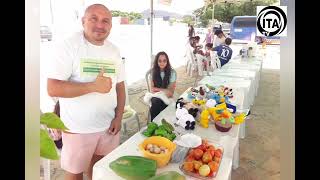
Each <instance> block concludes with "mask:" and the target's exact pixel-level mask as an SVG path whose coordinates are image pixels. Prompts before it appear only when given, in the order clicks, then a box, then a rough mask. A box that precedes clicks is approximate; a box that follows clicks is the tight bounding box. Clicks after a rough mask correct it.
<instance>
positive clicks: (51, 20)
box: [50, 0, 53, 24]
mask: <svg viewBox="0 0 320 180" xmlns="http://www.w3.org/2000/svg"><path fill="white" fill-rule="evenodd" d="M50 12H51V24H53V11H52V3H51V0H50Z"/></svg>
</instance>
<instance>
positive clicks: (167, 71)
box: [152, 51, 171, 89]
mask: <svg viewBox="0 0 320 180" xmlns="http://www.w3.org/2000/svg"><path fill="white" fill-rule="evenodd" d="M161 55H164V56H165V57H166V59H167V66H166V67H165V68H164V78H163V79H161V76H160V67H159V65H158V61H159V57H160V56H161ZM170 76H171V65H170V61H169V57H168V55H167V53H165V52H163V51H161V52H159V53H158V54H157V55H156V57H155V58H154V61H153V67H152V80H153V84H154V86H155V87H157V88H164V89H165V88H167V87H168V85H169V80H170Z"/></svg>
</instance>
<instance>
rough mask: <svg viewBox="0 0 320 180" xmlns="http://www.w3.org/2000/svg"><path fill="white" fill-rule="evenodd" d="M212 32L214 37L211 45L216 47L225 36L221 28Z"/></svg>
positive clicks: (222, 42) (222, 41)
mask: <svg viewBox="0 0 320 180" xmlns="http://www.w3.org/2000/svg"><path fill="white" fill-rule="evenodd" d="M214 34H215V37H214V42H213V47H217V46H219V45H221V44H224V43H225V40H226V36H225V35H224V33H223V31H222V30H220V29H218V30H216V31H215V33H214Z"/></svg>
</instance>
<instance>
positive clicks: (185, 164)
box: [183, 162, 194, 172]
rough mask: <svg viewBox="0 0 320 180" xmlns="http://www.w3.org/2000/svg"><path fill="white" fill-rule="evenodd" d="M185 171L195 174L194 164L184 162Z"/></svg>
mask: <svg viewBox="0 0 320 180" xmlns="http://www.w3.org/2000/svg"><path fill="white" fill-rule="evenodd" d="M183 169H184V170H185V171H188V172H193V169H194V167H193V162H184V163H183Z"/></svg>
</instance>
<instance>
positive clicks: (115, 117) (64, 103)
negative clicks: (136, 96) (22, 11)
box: [47, 4, 126, 180]
mask: <svg viewBox="0 0 320 180" xmlns="http://www.w3.org/2000/svg"><path fill="white" fill-rule="evenodd" d="M82 25H83V31H81V32H77V33H75V34H73V35H72V36H71V37H69V38H67V39H65V40H64V41H63V42H61V43H59V44H58V45H57V46H56V48H55V50H54V53H53V57H52V59H51V60H50V65H49V66H48V74H47V75H48V87H47V89H48V94H49V95H50V96H51V97H58V98H59V102H60V117H61V120H62V121H63V123H64V124H65V126H66V127H67V128H68V130H67V131H64V132H62V142H63V147H62V151H61V168H62V169H64V170H65V171H66V172H65V179H66V180H82V179H83V172H87V174H88V179H90V180H91V179H92V167H93V165H94V164H95V163H96V162H97V161H98V160H100V159H101V158H102V157H104V156H105V155H107V154H108V153H109V152H111V151H112V150H113V149H115V148H116V147H117V146H118V145H119V141H120V129H121V120H122V114H123V110H124V105H125V98H126V97H125V86H124V80H125V77H124V66H123V64H122V61H121V57H120V53H119V50H118V48H117V47H116V46H115V45H113V44H112V43H111V42H109V41H108V40H107V37H108V35H109V34H110V30H111V28H112V15H111V12H110V11H109V9H108V8H107V7H105V6H104V5H102V4H93V5H90V6H89V7H88V8H87V9H86V10H85V14H84V16H83V18H82Z"/></svg>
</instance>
